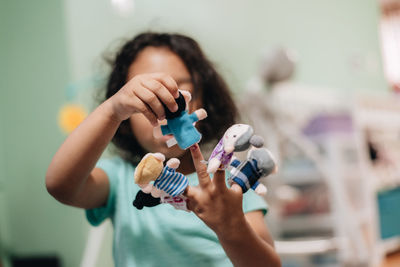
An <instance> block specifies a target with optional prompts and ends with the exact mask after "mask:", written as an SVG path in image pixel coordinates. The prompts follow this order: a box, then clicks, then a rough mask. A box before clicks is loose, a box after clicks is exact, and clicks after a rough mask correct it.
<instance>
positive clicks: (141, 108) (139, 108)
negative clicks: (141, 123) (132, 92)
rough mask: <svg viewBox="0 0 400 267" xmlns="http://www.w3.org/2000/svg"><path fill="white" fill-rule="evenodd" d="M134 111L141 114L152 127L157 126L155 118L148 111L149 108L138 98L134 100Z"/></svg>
mask: <svg viewBox="0 0 400 267" xmlns="http://www.w3.org/2000/svg"><path fill="white" fill-rule="evenodd" d="M135 101H136V103H135V106H136V109H137V111H138V112H140V113H142V114H143V115H144V116H145V117H146V118H147V119H148V120H149V122H150V123H151V125H153V126H157V125H158V121H157V117H156V115H155V114H154V113H153V112H152V111H151V110H150V108H149V107H148V106H147V105H146V104H145V103H144V102H143V101H142V100H140V99H139V98H136V100H135Z"/></svg>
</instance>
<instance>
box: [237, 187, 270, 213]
mask: <svg viewBox="0 0 400 267" xmlns="http://www.w3.org/2000/svg"><path fill="white" fill-rule="evenodd" d="M255 210H261V211H262V212H263V214H264V215H265V214H267V211H268V205H267V203H266V202H265V200H264V199H263V198H262V197H261V196H259V195H257V194H256V193H255V192H254V191H253V190H248V191H247V192H246V193H244V194H243V212H244V213H247V212H250V211H255Z"/></svg>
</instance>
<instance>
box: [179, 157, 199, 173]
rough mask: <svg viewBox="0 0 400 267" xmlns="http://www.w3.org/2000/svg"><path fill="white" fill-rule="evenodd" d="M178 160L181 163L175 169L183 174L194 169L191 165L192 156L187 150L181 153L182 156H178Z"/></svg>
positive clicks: (192, 171)
mask: <svg viewBox="0 0 400 267" xmlns="http://www.w3.org/2000/svg"><path fill="white" fill-rule="evenodd" d="M179 160H180V161H181V164H180V165H179V168H178V169H177V171H178V172H180V173H182V174H184V175H188V174H191V173H194V172H195V171H196V169H195V168H194V165H193V160H192V156H191V155H190V152H189V151H186V153H185V154H183V155H182V157H180V158H179Z"/></svg>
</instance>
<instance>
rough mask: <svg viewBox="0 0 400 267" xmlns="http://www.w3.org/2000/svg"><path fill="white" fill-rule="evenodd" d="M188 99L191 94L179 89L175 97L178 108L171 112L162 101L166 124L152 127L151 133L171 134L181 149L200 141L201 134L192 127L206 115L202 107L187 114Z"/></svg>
mask: <svg viewBox="0 0 400 267" xmlns="http://www.w3.org/2000/svg"><path fill="white" fill-rule="evenodd" d="M190 99H191V95H190V93H189V92H187V91H179V97H178V98H177V99H175V101H176V103H177V104H178V110H177V111H176V112H171V111H170V110H169V109H168V108H167V107H166V106H165V104H164V103H163V105H164V109H165V118H166V119H167V124H166V125H161V127H160V126H157V127H155V128H154V132H153V133H154V136H155V137H156V138H159V137H161V136H163V135H169V134H172V135H173V136H174V138H175V139H176V142H177V143H178V145H179V147H180V148H182V149H187V148H189V147H191V146H192V145H194V144H196V143H198V142H200V139H201V134H200V133H199V132H198V131H197V129H196V128H195V127H194V123H195V122H197V121H198V120H202V119H205V118H206V117H207V112H206V111H205V110H204V109H198V110H196V111H195V112H193V113H191V114H189V113H188V111H187V107H188V103H189V102H190Z"/></svg>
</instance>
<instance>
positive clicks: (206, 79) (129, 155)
mask: <svg viewBox="0 0 400 267" xmlns="http://www.w3.org/2000/svg"><path fill="white" fill-rule="evenodd" d="M149 46H152V47H166V48H168V49H170V50H171V51H172V52H173V53H175V54H176V55H178V56H179V57H180V58H181V59H182V61H183V63H184V64H185V66H186V68H187V69H188V71H189V73H190V76H191V79H192V81H191V82H192V83H193V86H194V92H193V99H196V98H197V97H201V99H202V103H203V108H204V109H205V110H206V111H207V113H208V117H207V118H206V119H205V120H203V121H200V122H198V123H197V127H198V129H199V131H200V132H201V133H202V140H201V143H200V145H203V144H207V143H210V142H212V141H214V140H218V139H219V138H221V137H222V135H223V134H224V132H225V131H226V129H227V128H228V127H229V126H231V125H232V124H234V123H235V120H236V117H237V115H238V111H237V108H236V106H235V103H234V101H233V99H232V96H231V94H230V91H229V89H228V86H227V84H226V83H225V81H224V80H223V79H222V77H221V76H220V75H219V74H218V73H217V71H216V70H215V68H214V67H213V65H212V63H211V62H210V61H209V60H208V59H207V58H206V57H205V55H204V53H203V52H202V50H201V49H200V46H199V45H198V43H197V42H196V41H194V40H193V39H192V38H190V37H187V36H184V35H181V34H169V33H153V32H146V33H142V34H139V35H137V36H136V37H134V38H133V39H132V40H130V41H128V42H126V43H125V45H123V46H122V48H121V49H120V51H119V52H118V53H117V55H116V57H115V59H114V60H110V61H109V63H110V65H111V68H112V71H111V74H110V76H109V79H108V83H107V88H106V95H105V99H108V98H110V97H111V96H113V95H114V94H115V93H116V92H118V90H119V89H120V88H122V87H123V86H124V85H125V83H126V82H127V77H128V70H129V67H130V66H131V64H132V63H133V62H134V60H135V59H136V57H137V55H138V54H139V53H140V52H141V51H142V50H143V49H144V48H146V47H149ZM112 142H113V143H114V145H115V146H116V147H117V148H118V149H119V152H120V154H121V156H122V157H123V158H125V159H126V160H128V161H130V162H131V163H133V164H135V165H136V164H138V162H139V161H140V159H141V158H142V157H143V156H144V155H145V154H146V153H147V151H145V150H144V149H143V147H142V146H141V145H140V144H139V143H138V141H137V140H136V138H135V136H134V135H133V133H132V129H131V127H130V124H129V120H125V121H123V122H122V123H121V125H120V126H119V128H118V130H117V132H116V134H115V136H114V137H113V139H112Z"/></svg>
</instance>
